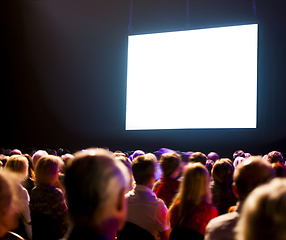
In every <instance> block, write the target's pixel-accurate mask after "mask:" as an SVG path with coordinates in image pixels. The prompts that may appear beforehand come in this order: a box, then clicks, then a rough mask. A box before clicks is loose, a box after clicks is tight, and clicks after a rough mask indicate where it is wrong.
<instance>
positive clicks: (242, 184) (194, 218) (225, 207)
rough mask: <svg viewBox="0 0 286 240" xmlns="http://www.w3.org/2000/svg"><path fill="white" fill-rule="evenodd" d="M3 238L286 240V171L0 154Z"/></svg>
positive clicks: (129, 158)
mask: <svg viewBox="0 0 286 240" xmlns="http://www.w3.org/2000/svg"><path fill="white" fill-rule="evenodd" d="M0 166H1V171H0V239H26V240H46V239H47V240H48V239H49V240H57V239H64V240H74V239H99V240H115V239H118V240H131V239H136V240H141V239H142V240H143V239H144V240H149V239H150V240H157V239H158V240H159V239H161V240H168V239H170V240H177V239H183V240H184V239H198V240H201V239H206V240H231V239H233V240H234V239H236V240H255V239H259V240H261V239H277V240H280V239H285V236H286V178H285V177H286V167H285V161H284V159H283V156H282V154H281V153H280V152H278V151H272V152H269V153H267V154H265V155H263V156H262V155H261V156H251V154H250V153H245V152H244V151H242V150H238V151H235V152H234V153H233V158H232V159H229V158H221V157H220V156H219V154H217V153H216V152H210V153H208V154H207V155H206V154H204V153H202V152H184V153H183V152H178V151H175V150H172V149H167V148H161V149H159V150H158V151H156V152H154V153H145V152H144V151H142V150H136V151H131V152H128V153H124V152H121V151H115V152H111V151H109V150H107V149H101V148H90V149H83V150H81V151H78V152H76V153H70V152H69V151H68V150H64V149H58V151H55V150H51V149H46V150H37V151H36V150H34V149H26V150H25V151H24V152H23V153H22V152H21V151H20V150H19V149H14V150H10V149H1V155H0Z"/></svg>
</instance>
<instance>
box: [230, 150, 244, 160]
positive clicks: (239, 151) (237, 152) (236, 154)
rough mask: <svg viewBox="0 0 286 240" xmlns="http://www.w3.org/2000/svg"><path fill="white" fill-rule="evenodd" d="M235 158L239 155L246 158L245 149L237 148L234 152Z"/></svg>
mask: <svg viewBox="0 0 286 240" xmlns="http://www.w3.org/2000/svg"><path fill="white" fill-rule="evenodd" d="M232 157H233V160H235V159H236V158H237V157H243V158H245V154H244V151H242V150H237V151H235V152H234V153H233V156H232Z"/></svg>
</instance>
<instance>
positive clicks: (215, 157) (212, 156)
mask: <svg viewBox="0 0 286 240" xmlns="http://www.w3.org/2000/svg"><path fill="white" fill-rule="evenodd" d="M208 159H209V160H213V161H214V162H215V161H216V160H218V159H219V155H218V154H217V153H216V152H210V153H209V154H208Z"/></svg>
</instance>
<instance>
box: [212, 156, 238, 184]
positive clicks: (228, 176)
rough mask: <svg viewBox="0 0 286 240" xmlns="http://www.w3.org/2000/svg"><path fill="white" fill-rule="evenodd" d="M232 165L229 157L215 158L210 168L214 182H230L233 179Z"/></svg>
mask: <svg viewBox="0 0 286 240" xmlns="http://www.w3.org/2000/svg"><path fill="white" fill-rule="evenodd" d="M233 170H234V168H233V165H232V162H231V160H230V159H228V158H222V159H220V160H217V161H216V162H215V164H214V166H213V169H212V177H213V180H214V181H215V182H218V183H225V184H230V183H231V182H232V179H233Z"/></svg>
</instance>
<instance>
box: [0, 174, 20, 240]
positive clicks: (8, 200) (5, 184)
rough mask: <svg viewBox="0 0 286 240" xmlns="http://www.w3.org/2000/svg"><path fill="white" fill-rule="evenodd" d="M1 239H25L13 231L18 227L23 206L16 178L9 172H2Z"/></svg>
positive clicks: (0, 181) (0, 179)
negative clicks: (19, 199) (20, 201)
mask: <svg viewBox="0 0 286 240" xmlns="http://www.w3.org/2000/svg"><path fill="white" fill-rule="evenodd" d="M0 196H1V197H0V239H3V240H5V239H11V236H13V239H15V240H16V239H23V238H22V237H20V236H16V235H15V234H14V233H13V232H10V231H11V230H12V229H16V228H17V226H18V214H17V212H20V211H21V204H18V197H17V183H16V181H15V180H14V176H13V175H11V174H10V173H8V172H3V171H1V172H0Z"/></svg>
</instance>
